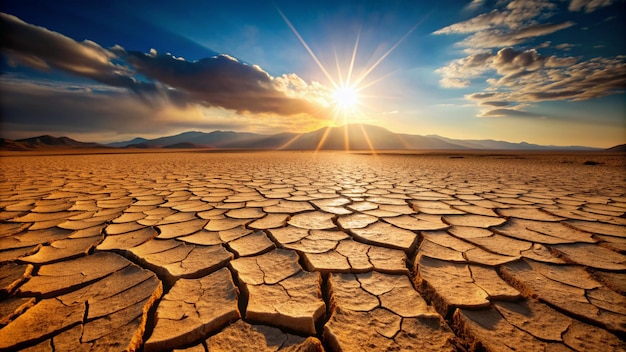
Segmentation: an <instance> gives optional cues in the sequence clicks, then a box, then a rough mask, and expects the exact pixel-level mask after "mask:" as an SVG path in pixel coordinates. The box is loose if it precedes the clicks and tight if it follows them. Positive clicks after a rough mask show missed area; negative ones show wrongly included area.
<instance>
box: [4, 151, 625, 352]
mask: <svg viewBox="0 0 626 352" xmlns="http://www.w3.org/2000/svg"><path fill="white" fill-rule="evenodd" d="M42 154H46V155H42ZM56 154H62V153H60V152H58V151H55V152H54V153H38V155H35V154H34V153H26V152H22V153H3V154H2V156H0V170H1V171H0V351H5V350H6V351H13V350H28V351H66V350H70V349H72V350H85V351H90V350H93V351H104V350H111V351H119V350H145V351H160V350H189V351H252V350H254V351H277V350H281V351H323V350H325V351H442V350H444V351H445V350H447V351H481V350H487V351H513V350H515V351H535V350H537V351H539V350H540V351H544V350H563V351H568V350H575V351H595V350H597V351H624V350H626V343H625V341H624V336H626V308H625V307H626V296H625V294H626V292H625V291H626V287H625V285H624V282H626V255H625V254H626V217H625V212H626V157H625V155H624V154H619V153H575V152H567V153H566V152H541V153H540V152H532V153H525V152H493V151H490V152H486V151H485V152H469V151H450V152H432V151H428V152H420V153H412V152H391V151H387V152H379V153H372V152H352V153H345V152H320V153H313V152H242V151H229V152H217V151H209V152H204V151H168V152H159V153H151V152H145V151H142V152H137V153H135V152H134V151H131V152H128V151H126V152H115V153H108V152H107V153H104V154H99V153H98V152H97V151H94V150H90V151H89V152H88V153H83V152H80V151H77V150H74V151H71V152H70V153H68V155H56Z"/></svg>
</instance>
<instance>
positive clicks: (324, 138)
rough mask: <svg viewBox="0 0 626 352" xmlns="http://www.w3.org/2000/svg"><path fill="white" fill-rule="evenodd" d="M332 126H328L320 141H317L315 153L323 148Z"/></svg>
mask: <svg viewBox="0 0 626 352" xmlns="http://www.w3.org/2000/svg"><path fill="white" fill-rule="evenodd" d="M331 128H332V127H330V126H326V130H324V134H323V135H322V138H320V141H319V143H317V147H315V153H317V152H319V151H320V150H321V149H322V146H324V142H326V138H328V134H329V133H330V129H331Z"/></svg>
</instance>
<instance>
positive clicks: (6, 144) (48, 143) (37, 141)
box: [0, 135, 106, 150]
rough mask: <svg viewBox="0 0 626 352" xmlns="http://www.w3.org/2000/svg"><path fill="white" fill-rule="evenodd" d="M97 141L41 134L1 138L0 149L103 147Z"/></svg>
mask: <svg viewBox="0 0 626 352" xmlns="http://www.w3.org/2000/svg"><path fill="white" fill-rule="evenodd" d="M105 147H106V146H104V145H102V144H98V143H90V142H79V141H77V140H74V139H71V138H68V137H53V136H50V135H43V136H38V137H32V138H25V139H17V140H12V139H1V140H0V149H2V150H42V149H69V148H105Z"/></svg>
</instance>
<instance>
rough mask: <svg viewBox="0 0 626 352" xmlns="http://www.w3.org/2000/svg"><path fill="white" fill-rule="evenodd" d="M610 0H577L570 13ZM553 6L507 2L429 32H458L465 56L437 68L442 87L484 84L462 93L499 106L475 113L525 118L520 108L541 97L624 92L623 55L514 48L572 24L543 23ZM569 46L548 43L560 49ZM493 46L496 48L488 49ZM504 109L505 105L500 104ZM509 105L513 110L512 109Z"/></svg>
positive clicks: (574, 97) (481, 103)
mask: <svg viewBox="0 0 626 352" xmlns="http://www.w3.org/2000/svg"><path fill="white" fill-rule="evenodd" d="M611 3H612V1H596V0H592V1H578V0H573V1H572V2H571V3H570V6H569V10H570V11H579V10H581V9H585V10H586V11H587V12H591V11H593V10H595V9H597V8H599V7H602V6H608V5H610V4H611ZM557 10H558V8H557V7H556V5H555V4H554V3H551V2H548V1H538V0H528V1H512V2H510V3H508V4H507V5H506V6H504V7H501V8H497V9H495V10H492V11H491V12H488V13H483V14H480V15H478V16H475V17H473V18H470V19H468V20H466V21H462V22H459V23H455V24H452V25H450V26H447V27H444V28H442V29H440V30H438V31H436V32H434V34H463V35H465V37H464V38H463V39H461V40H460V41H459V42H458V43H457V45H460V46H464V47H466V48H468V49H466V52H468V53H470V54H469V55H467V56H465V57H462V58H459V59H456V60H453V61H451V62H449V63H448V64H447V65H445V66H443V67H441V68H439V69H437V70H436V72H437V73H439V74H440V75H441V80H440V84H441V86H442V87H447V88H468V87H470V86H472V85H473V84H475V83H480V84H482V85H485V84H486V87H485V88H484V89H483V92H475V93H472V94H467V95H465V98H466V99H467V100H470V101H473V102H475V103H476V104H478V105H479V106H482V107H489V106H490V107H498V109H492V110H488V111H485V112H483V114H482V115H480V116H518V117H519V116H530V115H528V114H526V112H525V111H523V109H524V108H525V107H527V106H529V105H531V104H534V103H538V102H543V101H559V100H560V101H563V100H565V101H582V100H588V99H595V98H600V97H604V96H607V95H612V94H620V93H623V92H624V91H626V56H616V57H612V58H592V59H588V60H582V58H581V57H572V56H558V55H550V56H546V55H541V54H540V53H539V52H538V51H537V49H539V48H546V47H550V46H551V43H550V42H549V41H544V42H543V43H542V44H539V45H538V46H537V49H526V50H519V49H516V48H515V46H517V45H520V44H523V43H526V42H527V41H529V40H530V39H532V38H536V37H541V36H545V35H548V34H551V33H554V32H557V31H560V30H564V29H566V28H570V27H572V26H574V23H573V22H570V21H567V22H562V23H556V24H552V23H544V22H545V21H546V19H548V18H550V17H551V16H553V15H554V14H555V11H557ZM572 46H574V45H573V44H570V43H562V44H558V45H555V46H553V47H552V48H554V49H559V50H562V51H567V50H569V49H570V48H571V47H572ZM493 48H497V49H498V50H497V51H495V52H494V51H492V50H493ZM504 107H509V108H504ZM511 107H512V108H511Z"/></svg>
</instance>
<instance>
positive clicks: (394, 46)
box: [355, 19, 423, 85]
mask: <svg viewBox="0 0 626 352" xmlns="http://www.w3.org/2000/svg"><path fill="white" fill-rule="evenodd" d="M422 21H423V19H422V20H421V21H419V22H417V23H416V24H415V25H414V26H413V27H411V29H409V31H408V32H406V34H404V35H403V36H402V38H400V39H399V40H398V41H397V42H396V43H395V44H394V45H393V46H392V47H391V48H389V50H387V52H385V53H384V54H383V55H382V56H381V57H380V58H379V59H378V60H376V62H375V63H374V64H373V65H372V66H370V67H369V68H368V69H367V70H366V71H365V72H364V73H363V74H362V75H361V76H359V78H358V79H357V80H356V82H355V85H359V84H360V83H361V82H362V81H363V80H364V79H365V78H367V76H369V74H370V73H371V72H372V71H374V69H375V68H376V67H378V65H380V63H381V62H383V60H385V59H386V58H387V56H389V54H391V53H392V52H393V51H394V50H395V49H396V48H397V47H398V45H400V44H401V43H402V42H403V41H404V40H405V39H406V38H407V37H408V36H409V35H411V33H413V31H414V30H415V29H417V26H419V25H420V23H422Z"/></svg>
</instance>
